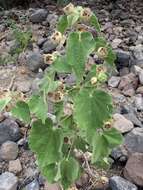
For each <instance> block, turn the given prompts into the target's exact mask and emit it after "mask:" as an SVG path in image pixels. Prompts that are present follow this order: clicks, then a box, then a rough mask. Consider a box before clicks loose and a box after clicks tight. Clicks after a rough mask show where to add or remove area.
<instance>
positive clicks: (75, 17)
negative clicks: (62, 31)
mask: <svg viewBox="0 0 143 190" xmlns="http://www.w3.org/2000/svg"><path fill="white" fill-rule="evenodd" d="M78 19H79V14H77V13H74V14H70V15H68V16H67V20H68V27H71V26H72V25H74V24H75V23H76V22H77V21H78Z"/></svg>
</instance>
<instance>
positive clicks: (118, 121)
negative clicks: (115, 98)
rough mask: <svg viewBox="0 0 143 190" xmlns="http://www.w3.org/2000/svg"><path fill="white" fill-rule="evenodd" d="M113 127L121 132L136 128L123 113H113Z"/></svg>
mask: <svg viewBox="0 0 143 190" xmlns="http://www.w3.org/2000/svg"><path fill="white" fill-rule="evenodd" d="M113 120H114V121H113V127H114V128H116V129H117V130H118V131H120V132H121V133H126V132H129V131H131V130H132V129H133V128H134V125H133V123H132V122H131V121H129V120H128V119H126V118H125V117H124V116H123V115H121V114H118V113H116V114H114V115H113Z"/></svg>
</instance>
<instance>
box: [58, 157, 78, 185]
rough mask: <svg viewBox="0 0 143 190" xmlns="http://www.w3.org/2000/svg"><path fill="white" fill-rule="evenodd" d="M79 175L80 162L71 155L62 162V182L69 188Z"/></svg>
mask: <svg viewBox="0 0 143 190" xmlns="http://www.w3.org/2000/svg"><path fill="white" fill-rule="evenodd" d="M78 177H79V164H78V162H77V161H76V160H75V159H74V158H72V157H70V158H69V159H68V160H67V159H65V160H63V161H62V162H61V183H62V185H63V187H64V189H67V188H68V187H70V185H72V184H73V183H74V182H75V180H76V179H77V178H78Z"/></svg>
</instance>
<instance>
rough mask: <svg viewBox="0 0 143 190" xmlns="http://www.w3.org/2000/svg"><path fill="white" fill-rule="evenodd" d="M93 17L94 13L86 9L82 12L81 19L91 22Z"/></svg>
mask: <svg viewBox="0 0 143 190" xmlns="http://www.w3.org/2000/svg"><path fill="white" fill-rule="evenodd" d="M91 16H92V11H91V9H90V8H84V9H83V10H82V12H81V19H82V20H83V21H85V22H86V21H89V20H90V18H91Z"/></svg>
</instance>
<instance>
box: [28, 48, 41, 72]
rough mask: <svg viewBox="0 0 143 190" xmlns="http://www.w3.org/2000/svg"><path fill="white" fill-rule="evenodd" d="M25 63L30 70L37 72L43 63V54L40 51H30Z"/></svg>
mask: <svg viewBox="0 0 143 190" xmlns="http://www.w3.org/2000/svg"><path fill="white" fill-rule="evenodd" d="M26 64H27V66H28V68H29V70H30V71H33V72H37V71H38V70H39V68H41V67H42V66H43V65H44V59H43V56H42V55H41V54H40V53H36V52H31V53H30V54H29V55H28V56H27V61H26Z"/></svg>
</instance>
